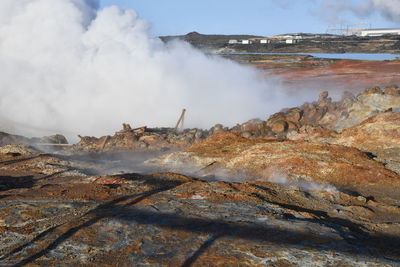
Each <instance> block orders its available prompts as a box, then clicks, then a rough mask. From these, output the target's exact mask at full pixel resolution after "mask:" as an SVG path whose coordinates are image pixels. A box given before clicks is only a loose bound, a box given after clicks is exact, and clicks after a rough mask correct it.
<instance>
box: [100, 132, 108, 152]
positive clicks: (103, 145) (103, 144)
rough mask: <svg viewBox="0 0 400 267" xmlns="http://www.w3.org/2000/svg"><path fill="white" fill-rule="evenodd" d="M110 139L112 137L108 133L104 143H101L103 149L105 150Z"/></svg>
mask: <svg viewBox="0 0 400 267" xmlns="http://www.w3.org/2000/svg"><path fill="white" fill-rule="evenodd" d="M108 139H110V136H109V135H107V136H106V138H104V141H103V143H102V144H101V151H103V150H104V148H105V147H106V144H107V141H108Z"/></svg>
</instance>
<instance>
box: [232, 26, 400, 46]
mask: <svg viewBox="0 0 400 267" xmlns="http://www.w3.org/2000/svg"><path fill="white" fill-rule="evenodd" d="M342 35H355V36H360V37H377V36H384V35H400V28H399V29H347V30H346V31H342V32H341V34H305V33H304V34H301V33H298V34H286V35H276V36H272V37H268V38H263V39H259V38H255V39H251V40H250V39H249V40H229V41H228V44H230V45H235V44H241V45H250V44H254V43H259V44H264V45H266V44H270V43H283V44H290V45H293V44H297V43H299V42H301V40H307V39H317V38H323V39H334V38H340V36H342Z"/></svg>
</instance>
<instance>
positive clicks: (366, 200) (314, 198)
mask: <svg viewBox="0 0 400 267" xmlns="http://www.w3.org/2000/svg"><path fill="white" fill-rule="evenodd" d="M399 112H400V88H399V87H397V86H394V85H393V86H388V87H386V88H378V87H374V88H368V89H365V90H364V91H363V92H362V93H360V94H357V95H353V94H352V93H345V94H344V95H343V97H342V99H341V100H340V101H332V99H331V98H330V97H329V95H328V93H327V92H323V93H321V95H320V96H319V98H318V100H317V101H315V102H312V103H305V104H304V105H302V106H299V107H293V108H290V109H285V110H282V111H281V112H279V113H276V114H273V115H272V116H270V117H268V118H263V119H257V120H251V121H248V122H245V123H243V124H240V125H237V126H235V127H233V128H227V127H224V126H222V125H216V126H214V127H212V128H211V129H208V130H202V129H186V130H183V131H180V132H175V131H174V129H168V128H151V129H150V128H146V127H143V128H142V127H141V128H137V129H133V128H132V127H130V125H127V124H124V127H123V130H121V131H119V132H117V133H115V134H114V135H112V136H111V135H110V136H104V137H84V136H83V137H80V138H81V140H80V142H79V143H77V144H74V145H68V144H66V143H67V141H66V140H65V138H63V137H62V136H52V137H45V138H34V139H32V138H26V137H22V136H16V135H12V134H8V133H1V134H0V144H1V147H0V265H1V266H24V265H26V266H400V256H399V255H400V250H399V248H400V191H399V190H400V153H399V152H400V113H399ZM49 147H51V148H53V149H52V150H49ZM45 148H46V149H45Z"/></svg>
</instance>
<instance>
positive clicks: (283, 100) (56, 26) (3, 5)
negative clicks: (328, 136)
mask: <svg viewBox="0 0 400 267" xmlns="http://www.w3.org/2000/svg"><path fill="white" fill-rule="evenodd" d="M97 8H98V1H95V0H18V1H15V0H1V1H0V70H1V74H0V94H1V98H0V125H1V124H6V123H7V122H8V124H12V125H13V126H14V127H15V129H14V130H19V131H18V132H19V133H22V134H28V135H29V134H36V135H37V134H50V133H54V131H55V130H57V131H58V132H61V133H64V134H67V135H68V134H69V133H80V134H84V135H103V134H110V133H112V132H113V131H115V130H118V129H119V128H120V125H121V123H122V122H129V123H132V124H134V126H138V125H140V126H142V125H148V126H173V125H174V122H175V120H176V119H177V116H178V115H179V113H180V111H181V109H182V108H187V109H188V118H187V120H186V122H188V124H187V126H191V127H209V126H211V125H212V124H215V123H224V124H226V125H233V124H235V123H237V122H243V121H245V120H247V119H251V118H253V117H263V118H264V117H265V116H266V115H267V114H268V113H271V112H275V111H277V110H278V109H280V108H282V107H286V106H291V105H293V104H295V102H298V99H297V100H296V97H291V98H287V96H286V95H284V94H283V93H282V92H280V90H279V88H277V87H276V86H275V85H274V83H272V82H267V81H266V80H265V79H264V77H262V75H261V74H260V73H258V72H256V71H255V70H253V69H252V68H249V67H244V66H241V65H238V64H235V63H232V62H231V61H227V60H223V59H220V58H215V57H210V56H206V55H204V54H202V53H201V52H199V51H197V50H195V49H194V48H192V47H190V46H189V45H188V44H186V43H183V42H172V43H169V44H168V45H165V44H164V43H163V42H162V41H161V40H160V39H158V38H152V37H150V36H149V34H148V28H149V25H148V23H147V22H146V21H144V20H142V19H139V18H138V16H137V14H136V13H135V12H134V11H133V10H121V9H119V8H117V7H115V6H114V7H108V8H105V9H103V10H99V11H98V10H97ZM40 129H48V130H50V131H49V132H43V131H42V132H41V131H39V130H40ZM28 130H30V131H31V132H29V131H28Z"/></svg>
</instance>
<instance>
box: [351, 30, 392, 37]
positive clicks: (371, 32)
mask: <svg viewBox="0 0 400 267" xmlns="http://www.w3.org/2000/svg"><path fill="white" fill-rule="evenodd" d="M385 34H392V35H400V29H369V30H360V31H359V32H357V33H356V35H358V36H382V35H385Z"/></svg>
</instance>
